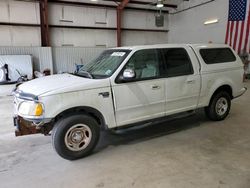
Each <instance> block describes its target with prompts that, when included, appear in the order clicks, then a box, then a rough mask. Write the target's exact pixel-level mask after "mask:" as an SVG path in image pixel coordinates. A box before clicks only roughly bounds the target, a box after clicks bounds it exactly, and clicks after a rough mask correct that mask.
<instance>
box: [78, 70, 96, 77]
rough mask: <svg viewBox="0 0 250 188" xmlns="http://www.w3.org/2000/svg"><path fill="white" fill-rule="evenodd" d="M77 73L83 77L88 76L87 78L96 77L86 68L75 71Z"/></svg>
mask: <svg viewBox="0 0 250 188" xmlns="http://www.w3.org/2000/svg"><path fill="white" fill-rule="evenodd" d="M75 75H77V76H82V77H86V78H91V79H93V78H94V77H93V76H92V74H90V73H89V72H88V71H85V70H81V71H78V72H76V73H75Z"/></svg>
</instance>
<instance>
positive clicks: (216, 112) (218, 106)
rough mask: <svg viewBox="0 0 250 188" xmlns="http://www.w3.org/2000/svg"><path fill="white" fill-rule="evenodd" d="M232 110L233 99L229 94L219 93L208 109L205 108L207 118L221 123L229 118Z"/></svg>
mask: <svg viewBox="0 0 250 188" xmlns="http://www.w3.org/2000/svg"><path fill="white" fill-rule="evenodd" d="M230 108H231V97H230V95H229V94H228V93H227V92H224V91H222V92H219V93H217V94H215V95H214V96H213V98H212V99H211V101H210V104H209V106H208V107H206V108H205V113H206V115H207V117H208V118H209V119H211V120H213V121H220V120H223V119H225V118H226V117H227V115H228V114H229V111H230Z"/></svg>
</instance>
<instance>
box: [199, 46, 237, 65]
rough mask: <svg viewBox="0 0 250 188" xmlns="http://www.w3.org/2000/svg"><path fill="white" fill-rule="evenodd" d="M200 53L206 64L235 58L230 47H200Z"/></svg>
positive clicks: (229, 60) (230, 60)
mask: <svg viewBox="0 0 250 188" xmlns="http://www.w3.org/2000/svg"><path fill="white" fill-rule="evenodd" d="M200 54H201V57H202V59H203V60H204V62H205V63H206V64H216V63H227V62H233V61H235V60H236V57H235V55H234V54H233V52H232V50H231V49H230V48H210V49H201V50H200Z"/></svg>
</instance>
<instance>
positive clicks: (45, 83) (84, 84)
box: [18, 74, 110, 96]
mask: <svg viewBox="0 0 250 188" xmlns="http://www.w3.org/2000/svg"><path fill="white" fill-rule="evenodd" d="M109 85H110V83H109V79H89V78H83V77H79V76H75V75H71V74H57V75H52V76H45V77H41V78H37V79H34V80H32V81H29V82H26V83H23V84H21V85H20V86H18V91H19V92H21V93H27V94H32V95H35V96H47V95H54V94H58V93H65V92H74V91H81V90H87V89H93V88H101V87H108V86H109Z"/></svg>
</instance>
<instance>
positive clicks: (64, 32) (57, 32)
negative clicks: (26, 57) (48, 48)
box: [50, 28, 116, 47]
mask: <svg viewBox="0 0 250 188" xmlns="http://www.w3.org/2000/svg"><path fill="white" fill-rule="evenodd" d="M50 33H51V45H52V46H74V47H96V46H106V47H114V46H116V31H112V30H91V29H68V28H67V29H66V28H65V29H64V28H52V29H50Z"/></svg>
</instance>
